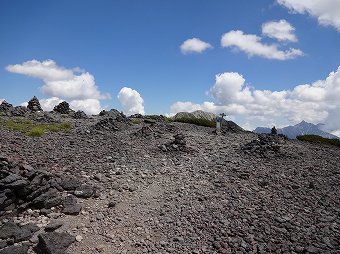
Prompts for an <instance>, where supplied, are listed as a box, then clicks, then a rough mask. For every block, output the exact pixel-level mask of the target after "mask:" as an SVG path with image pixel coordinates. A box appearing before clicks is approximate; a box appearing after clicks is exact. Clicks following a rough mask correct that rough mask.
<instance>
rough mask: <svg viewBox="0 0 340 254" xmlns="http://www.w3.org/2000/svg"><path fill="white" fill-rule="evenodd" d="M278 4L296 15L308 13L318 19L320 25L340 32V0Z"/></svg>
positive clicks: (283, 1) (297, 0)
mask: <svg viewBox="0 0 340 254" xmlns="http://www.w3.org/2000/svg"><path fill="white" fill-rule="evenodd" d="M277 2H278V3H279V4H280V5H282V6H284V7H286V8H288V9H289V10H290V11H292V12H295V13H300V14H304V13H308V14H309V15H311V16H313V17H315V18H317V19H318V22H319V24H321V25H324V26H333V27H335V28H336V29H337V30H338V31H340V1H339V0H277Z"/></svg>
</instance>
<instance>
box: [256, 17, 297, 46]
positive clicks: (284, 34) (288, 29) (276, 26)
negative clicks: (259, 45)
mask: <svg viewBox="0 0 340 254" xmlns="http://www.w3.org/2000/svg"><path fill="white" fill-rule="evenodd" d="M294 32H295V28H294V27H293V26H292V25H291V24H290V23H288V22H287V21H286V20H284V19H281V20H279V21H270V22H266V23H264V24H262V34H263V35H265V36H268V37H270V38H274V39H277V40H279V41H291V42H296V41H297V38H296V36H295V34H294Z"/></svg>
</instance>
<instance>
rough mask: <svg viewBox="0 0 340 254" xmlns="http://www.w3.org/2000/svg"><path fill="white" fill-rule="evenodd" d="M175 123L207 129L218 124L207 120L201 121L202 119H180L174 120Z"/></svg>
mask: <svg viewBox="0 0 340 254" xmlns="http://www.w3.org/2000/svg"><path fill="white" fill-rule="evenodd" d="M173 121H174V122H181V123H191V124H195V125H199V126H205V127H215V126H216V123H215V122H214V121H210V120H207V119H201V118H185V117H183V118H178V119H173Z"/></svg>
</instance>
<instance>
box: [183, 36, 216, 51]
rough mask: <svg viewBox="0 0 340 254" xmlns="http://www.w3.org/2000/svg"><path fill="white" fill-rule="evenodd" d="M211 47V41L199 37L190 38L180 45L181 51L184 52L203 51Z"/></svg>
mask: <svg viewBox="0 0 340 254" xmlns="http://www.w3.org/2000/svg"><path fill="white" fill-rule="evenodd" d="M209 48H212V46H211V45H210V44H209V43H207V42H204V41H201V40H200V39H198V38H192V39H188V40H186V41H184V42H183V43H182V45H181V46H180V49H181V52H182V53H183V54H189V53H202V52H203V51H205V50H207V49H209Z"/></svg>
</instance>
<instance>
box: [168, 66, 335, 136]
mask: <svg viewBox="0 0 340 254" xmlns="http://www.w3.org/2000/svg"><path fill="white" fill-rule="evenodd" d="M210 93H211V95H212V97H213V99H214V101H213V102H204V103H202V104H195V103H192V102H176V103H174V104H173V105H172V106H171V108H170V112H171V114H175V113H177V112H180V111H193V110H198V109H201V110H205V111H209V112H214V113H220V112H225V113H227V114H228V115H231V116H238V117H243V118H244V119H246V120H247V121H248V122H256V123H257V124H263V125H266V126H270V125H272V124H273V123H275V121H276V124H277V125H280V124H279V121H280V120H279V119H282V118H284V119H285V120H287V121H288V122H295V123H297V122H300V121H302V120H306V121H309V122H312V123H320V122H322V123H325V124H326V127H327V130H328V131H331V132H332V133H338V132H339V131H340V121H339V119H340V100H339V98H340V67H338V69H337V70H336V71H334V72H331V73H330V74H329V75H328V77H327V78H326V79H324V80H318V81H315V82H314V83H312V84H302V85H298V86H296V87H294V89H292V90H282V91H270V90H256V89H251V88H250V87H249V86H248V85H247V84H246V81H245V79H244V78H243V76H242V75H241V74H239V73H236V72H225V73H222V74H217V75H216V76H215V84H214V85H213V87H211V88H210ZM253 127H256V126H253Z"/></svg>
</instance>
